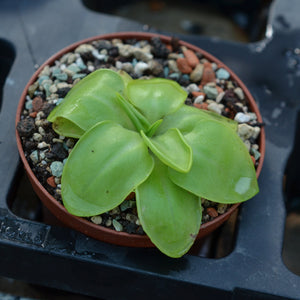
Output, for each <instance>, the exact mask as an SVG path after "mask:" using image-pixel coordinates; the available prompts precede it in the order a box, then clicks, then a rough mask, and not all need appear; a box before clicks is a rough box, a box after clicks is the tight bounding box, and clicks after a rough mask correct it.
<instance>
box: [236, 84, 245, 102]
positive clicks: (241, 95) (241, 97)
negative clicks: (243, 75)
mask: <svg viewBox="0 0 300 300" xmlns="http://www.w3.org/2000/svg"><path fill="white" fill-rule="evenodd" d="M234 93H235V94H236V95H237V96H238V98H239V99H240V100H244V99H245V95H244V92H243V90H242V89H241V88H240V87H237V88H235V89H234Z"/></svg>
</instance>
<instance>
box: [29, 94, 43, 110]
mask: <svg viewBox="0 0 300 300" xmlns="http://www.w3.org/2000/svg"><path fill="white" fill-rule="evenodd" d="M43 105H44V103H43V99H42V98H41V97H39V96H37V97H35V98H34V99H33V100H32V108H33V111H36V112H39V111H40V110H42V108H43Z"/></svg>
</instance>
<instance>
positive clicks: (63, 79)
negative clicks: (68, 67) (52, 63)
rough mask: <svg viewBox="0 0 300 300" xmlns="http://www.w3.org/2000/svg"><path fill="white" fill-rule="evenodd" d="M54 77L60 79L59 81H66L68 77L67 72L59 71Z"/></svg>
mask: <svg viewBox="0 0 300 300" xmlns="http://www.w3.org/2000/svg"><path fill="white" fill-rule="evenodd" d="M55 77H56V78H57V79H58V80H60V81H67V79H68V74H66V73H60V74H56V75H55Z"/></svg>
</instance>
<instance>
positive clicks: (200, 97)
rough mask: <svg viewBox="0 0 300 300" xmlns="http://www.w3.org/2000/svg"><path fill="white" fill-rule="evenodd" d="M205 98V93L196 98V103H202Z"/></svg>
mask: <svg viewBox="0 0 300 300" xmlns="http://www.w3.org/2000/svg"><path fill="white" fill-rule="evenodd" d="M203 100H204V95H199V96H198V97H197V98H196V99H195V100H194V103H198V104H200V103H202V102H203Z"/></svg>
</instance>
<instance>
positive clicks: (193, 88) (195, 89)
mask: <svg viewBox="0 0 300 300" xmlns="http://www.w3.org/2000/svg"><path fill="white" fill-rule="evenodd" d="M186 90H187V91H188V92H189V93H192V92H200V89H199V87H198V85H197V84H196V83H191V84H189V85H188V86H187V87H186Z"/></svg>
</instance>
